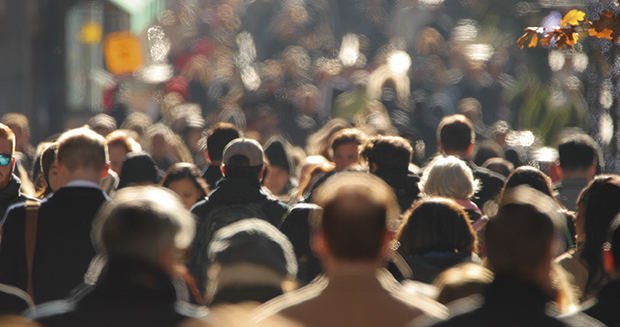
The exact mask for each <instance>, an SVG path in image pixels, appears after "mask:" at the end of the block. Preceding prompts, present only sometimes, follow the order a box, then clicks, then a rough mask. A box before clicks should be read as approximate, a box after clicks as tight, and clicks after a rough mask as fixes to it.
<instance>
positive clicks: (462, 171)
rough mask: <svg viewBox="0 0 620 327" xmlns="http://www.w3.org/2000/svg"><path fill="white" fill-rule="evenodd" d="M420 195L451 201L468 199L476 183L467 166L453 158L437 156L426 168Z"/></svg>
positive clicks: (475, 187) (421, 182)
mask: <svg viewBox="0 0 620 327" xmlns="http://www.w3.org/2000/svg"><path fill="white" fill-rule="evenodd" d="M418 185H419V187H420V190H421V191H422V193H424V194H425V195H428V196H443V197H448V198H453V199H469V198H471V196H472V195H474V193H476V190H477V189H478V181H477V180H475V179H474V174H473V172H472V171H471V169H470V168H469V167H468V166H467V164H466V163H465V162H464V161H463V160H461V159H459V158H457V157H455V156H447V157H444V156H438V157H436V158H435V159H433V161H431V163H429V164H428V166H426V168H425V169H424V173H423V174H422V178H421V179H420V183H419V184H418Z"/></svg>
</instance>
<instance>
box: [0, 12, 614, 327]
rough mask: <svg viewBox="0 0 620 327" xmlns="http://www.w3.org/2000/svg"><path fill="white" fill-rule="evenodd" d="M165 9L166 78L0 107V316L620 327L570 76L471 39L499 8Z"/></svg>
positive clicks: (126, 79)
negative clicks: (93, 95) (85, 107)
mask: <svg viewBox="0 0 620 327" xmlns="http://www.w3.org/2000/svg"><path fill="white" fill-rule="evenodd" d="M178 3H179V5H178V6H175V7H174V8H172V9H167V10H165V11H164V12H162V13H161V15H160V17H159V18H158V22H157V24H158V25H156V26H152V27H151V28H149V29H148V31H147V35H146V36H145V38H146V39H148V42H149V45H150V46H151V48H150V52H151V57H156V55H157V54H158V52H157V51H159V50H161V51H163V50H162V49H164V50H166V51H163V52H164V54H163V55H161V53H160V54H159V56H160V57H162V56H163V57H165V58H159V59H158V60H159V61H157V60H155V61H156V63H160V61H161V62H163V61H166V62H170V63H171V67H172V69H171V70H172V71H173V76H172V77H171V78H170V79H167V80H166V81H164V82H161V83H151V82H148V81H144V80H140V79H139V78H136V76H138V75H140V74H134V75H131V76H129V75H127V76H117V77H116V79H115V84H114V86H113V87H111V88H110V89H108V90H107V91H106V92H105V94H104V96H103V102H104V103H103V109H104V112H102V113H99V114H96V115H94V116H92V117H88V119H87V120H84V121H80V122H79V124H75V121H73V120H72V121H71V122H67V125H68V126H71V127H75V128H69V129H67V130H65V131H63V132H62V133H60V134H58V135H51V136H46V139H45V140H44V141H43V142H41V143H39V144H38V145H36V146H33V145H31V144H30V134H31V133H30V126H29V123H28V119H27V117H25V116H24V115H22V114H19V113H8V114H5V115H4V116H3V117H1V118H0V122H2V124H0V217H2V218H1V220H0V228H1V231H2V234H1V239H0V326H4V325H6V326H44V327H45V326H142V325H149V326H185V327H187V326H190V327H192V326H350V325H357V326H472V325H477V326H497V325H506V326H620V315H619V313H620V311H619V310H617V308H620V298H619V295H620V290H619V289H618V288H619V285H620V284H619V283H620V216H618V214H620V201H617V199H618V198H620V175H616V174H608V173H616V172H617V171H613V169H609V168H610V167H611V168H613V167H614V165H613V164H610V165H605V162H604V160H603V158H604V155H603V153H602V152H603V151H602V150H601V145H603V146H605V145H606V144H604V142H601V138H602V137H601V135H598V134H597V133H596V131H590V130H589V131H590V132H593V133H591V134H592V135H596V136H595V139H596V141H595V140H594V139H593V138H592V137H591V136H589V135H588V134H587V133H584V132H583V130H582V129H579V128H573V129H563V127H565V126H573V127H582V128H583V127H584V126H585V125H587V124H586V122H587V120H588V110H587V108H588V104H589V103H588V102H587V101H586V100H585V99H584V96H583V95H582V93H581V92H582V86H583V85H582V82H581V81H580V80H579V79H578V78H577V75H579V74H580V73H581V72H583V71H584V70H585V69H586V67H582V68H583V69H581V70H579V69H578V68H576V67H577V66H578V60H577V59H576V58H577V57H578V55H579V54H580V53H578V50H575V52H574V53H573V54H572V55H573V56H574V58H573V57H570V58H569V57H568V56H566V57H565V56H564V54H561V55H562V56H563V57H562V58H563V59H562V61H561V62H562V65H560V67H555V66H554V67H555V68H557V69H554V71H556V72H557V76H556V75H554V76H553V77H550V76H545V77H544V78H543V77H541V76H538V75H536V74H533V75H532V74H529V73H528V72H530V71H531V70H532V69H531V67H530V65H531V64H532V63H531V62H528V58H527V56H526V55H524V54H523V53H522V52H518V50H517V48H516V47H515V46H514V44H513V42H512V40H513V39H514V38H513V37H512V36H510V40H511V42H510V43H502V42H496V44H491V42H490V41H489V43H481V41H480V39H481V37H479V36H480V35H482V34H485V37H486V38H487V39H493V37H489V35H486V34H489V33H487V32H488V31H485V30H484V28H485V26H488V25H493V26H495V23H494V22H495V21H496V20H500V18H498V17H502V21H503V23H504V25H505V30H503V31H502V32H506V33H510V31H512V30H515V26H518V27H517V28H516V30H517V31H519V32H521V29H522V27H521V22H520V19H521V18H519V17H520V16H518V15H511V16H510V17H507V16H505V15H504V14H501V15H498V13H505V12H510V11H509V10H506V8H507V6H512V5H514V4H513V3H512V1H504V0H501V1H492V2H488V5H483V4H482V2H475V1H445V3H444V2H443V1H422V0H420V1H408V0H404V1H391V0H390V1H375V0H355V1H354V0H351V1H348V0H347V1H325V0H313V1H297V0H290V1H275V0H256V1H245V2H244V1H237V0H205V1H178ZM276 4H277V5H276ZM502 15H503V16H502ZM477 19H478V20H477ZM558 20H559V18H558ZM558 24H559V22H558ZM496 32H497V31H496ZM497 33H499V32H497ZM491 34H492V33H491ZM497 39H499V37H497ZM584 47H586V45H584ZM158 49H159V50H158ZM156 50H157V51H156ZM596 51H599V50H596ZM599 52H600V51H599ZM599 52H597V53H599ZM599 54H600V53H599ZM556 55H557V53H556ZM603 57H604V56H603V55H598V56H592V59H591V62H592V64H591V65H590V66H588V67H587V68H588V69H589V71H588V72H589V73H595V74H590V75H597V72H596V71H594V70H595V69H596V68H595V67H597V66H596V64H597V62H596V61H597V60H598V61H601V62H602V61H604V58H603ZM550 58H551V56H550ZM571 58H573V59H574V60H572V61H571ZM601 58H603V59H601ZM151 59H153V58H151ZM164 59H165V60H164ZM538 59H539V58H537V61H536V62H535V64H540V62H541V60H538ZM556 59H557V58H556ZM564 59H566V60H565V61H564ZM412 61H413V63H412ZM543 61H544V65H543V66H544V67H538V66H535V69H534V70H536V71H537V73H540V75H545V74H549V75H553V74H556V73H553V74H552V73H551V72H550V67H547V66H548V64H547V61H545V60H543ZM586 61H587V58H586ZM550 63H551V59H550ZM551 64H553V65H556V66H557V63H551ZM538 68H540V69H538ZM534 75H536V76H534ZM536 78H541V79H542V80H545V81H546V80H556V82H555V83H551V84H550V85H551V86H547V85H542V84H541V82H540V81H537V80H536ZM601 78H602V77H601ZM596 81H599V82H600V80H598V79H597V80H596ZM586 82H587V83H591V84H596V83H598V82H593V79H589V80H587V81H586ZM584 83H585V82H584ZM599 84H601V85H603V86H605V85H607V84H604V83H599ZM610 85H611V84H610ZM598 86H600V85H598ZM598 86H597V87H598ZM596 90H597V91H599V88H596ZM590 91H591V92H590V93H592V92H593V91H592V90H590ZM600 91H601V92H602V93H601V96H600V97H599V95H598V94H596V96H590V97H589V98H588V99H587V100H588V101H589V100H590V98H593V99H595V100H596V101H595V102H596V103H597V104H596V108H598V107H599V104H598V102H599V100H598V99H599V98H600V99H607V98H605V97H603V93H604V92H603V91H604V90H603V87H602V86H601V90H600ZM551 98H552V99H551ZM547 100H549V101H547ZM552 100H553V101H552ZM609 101H612V100H609ZM601 105H603V102H602V100H601ZM594 109H595V108H590V110H594ZM528 110H529V111H528ZM599 118H600V117H599ZM609 119H611V118H609ZM82 123H85V124H82ZM589 125H592V126H594V125H596V126H598V125H599V124H596V123H594V122H590V124H589ZM511 126H514V127H517V128H518V130H513V129H512V127H511ZM528 129H532V130H533V132H532V131H530V130H528ZM544 145H551V146H544ZM607 157H609V156H607Z"/></svg>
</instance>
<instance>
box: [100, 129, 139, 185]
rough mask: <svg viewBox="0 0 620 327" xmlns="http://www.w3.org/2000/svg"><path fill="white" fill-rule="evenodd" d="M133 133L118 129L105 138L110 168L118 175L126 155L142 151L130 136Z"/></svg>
mask: <svg viewBox="0 0 620 327" xmlns="http://www.w3.org/2000/svg"><path fill="white" fill-rule="evenodd" d="M134 133H135V132H133V131H130V130H125V129H119V130H116V131H113V132H111V133H110V134H108V135H107V136H106V138H105V140H106V144H107V146H108V155H109V156H110V168H111V169H112V170H114V171H115V172H116V173H117V174H119V175H120V174H121V172H122V171H121V170H122V166H123V161H124V160H125V156H126V155H127V153H129V152H140V151H142V147H141V146H140V144H139V143H138V142H137V141H136V140H135V139H134V138H133V137H132V136H131V134H134Z"/></svg>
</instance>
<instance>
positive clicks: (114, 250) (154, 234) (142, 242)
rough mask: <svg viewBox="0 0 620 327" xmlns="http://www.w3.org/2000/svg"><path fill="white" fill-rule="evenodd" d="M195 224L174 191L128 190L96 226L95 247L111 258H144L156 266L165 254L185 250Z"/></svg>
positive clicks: (107, 206) (106, 206) (119, 193)
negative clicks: (171, 250) (169, 250)
mask: <svg viewBox="0 0 620 327" xmlns="http://www.w3.org/2000/svg"><path fill="white" fill-rule="evenodd" d="M194 225H195V222H194V218H193V216H192V215H191V214H190V213H189V212H188V211H187V210H186V209H185V207H184V206H183V204H182V203H181V201H180V199H179V197H178V196H177V195H176V194H175V193H174V192H172V191H171V190H168V189H164V188H160V187H153V186H138V187H127V188H123V189H121V190H119V191H117V192H116V193H115V194H114V195H113V197H112V201H109V202H106V204H104V206H103V207H102V209H101V210H100V211H99V213H98V214H97V217H96V218H95V220H94V222H93V228H92V232H91V237H92V239H93V243H94V245H95V247H96V248H97V249H98V250H99V251H100V252H101V253H103V254H104V255H106V256H108V257H133V258H141V259H143V260H147V261H149V262H154V263H156V262H157V261H158V260H159V256H160V255H161V252H162V250H165V249H186V248H187V247H189V245H190V243H191V241H192V239H193V238H194V232H195V226H194Z"/></svg>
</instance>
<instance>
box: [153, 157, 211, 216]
mask: <svg viewBox="0 0 620 327" xmlns="http://www.w3.org/2000/svg"><path fill="white" fill-rule="evenodd" d="M161 186H163V187H167V188H169V189H171V190H173V191H174V192H176V193H177V194H178V195H179V196H180V197H181V200H182V202H183V205H185V208H187V209H188V210H189V209H191V207H192V206H194V204H196V202H197V201H199V200H201V199H204V197H205V196H207V194H208V193H209V187H208V186H207V182H205V180H204V179H203V178H202V175H201V173H200V169H198V167H196V165H194V164H192V163H187V162H179V163H175V164H174V165H172V166H170V168H168V171H166V175H165V176H164V178H163V179H162V181H161Z"/></svg>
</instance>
